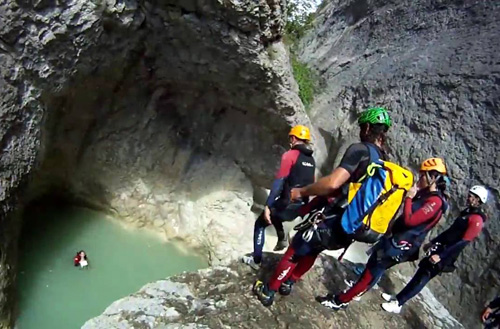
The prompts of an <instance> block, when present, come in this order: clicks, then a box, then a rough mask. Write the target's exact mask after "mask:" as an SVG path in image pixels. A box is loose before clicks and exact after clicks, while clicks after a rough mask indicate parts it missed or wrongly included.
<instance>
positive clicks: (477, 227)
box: [439, 215, 483, 258]
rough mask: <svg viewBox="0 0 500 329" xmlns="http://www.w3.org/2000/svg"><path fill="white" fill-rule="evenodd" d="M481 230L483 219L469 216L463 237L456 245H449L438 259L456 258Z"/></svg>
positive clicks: (477, 216)
mask: <svg viewBox="0 0 500 329" xmlns="http://www.w3.org/2000/svg"><path fill="white" fill-rule="evenodd" d="M482 229H483V219H482V218H481V216H479V215H471V216H469V222H468V226H467V230H466V231H465V233H464V236H463V237H462V239H461V240H459V241H458V242H457V243H455V244H453V245H451V246H450V247H449V248H446V249H445V250H443V251H442V252H441V253H440V254H439V257H440V258H447V257H450V256H452V255H453V256H454V257H456V256H458V255H459V254H460V252H462V250H463V249H464V248H465V246H467V245H468V244H469V243H470V242H471V241H472V240H474V239H475V238H476V237H477V236H478V235H479V233H481V230H482Z"/></svg>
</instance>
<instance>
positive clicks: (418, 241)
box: [317, 158, 448, 310]
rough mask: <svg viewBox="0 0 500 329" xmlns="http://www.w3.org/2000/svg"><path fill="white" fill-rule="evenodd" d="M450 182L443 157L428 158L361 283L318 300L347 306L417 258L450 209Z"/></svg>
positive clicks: (377, 246) (329, 305) (334, 307)
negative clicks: (393, 270) (393, 269)
mask: <svg viewBox="0 0 500 329" xmlns="http://www.w3.org/2000/svg"><path fill="white" fill-rule="evenodd" d="M447 183H448V178H447V170H446V166H445V164H444V162H443V160H442V159H440V158H430V159H427V160H425V161H424V162H423V163H422V165H421V167H420V176H419V180H418V182H417V186H414V187H412V188H411V189H410V191H408V194H407V195H406V198H405V201H404V206H403V214H402V215H401V216H400V217H398V218H397V219H396V221H395V222H394V225H393V227H392V229H391V235H390V236H387V237H383V238H382V239H380V241H379V242H378V243H377V244H376V245H375V246H374V248H373V249H372V254H371V256H370V258H369V260H368V262H367V264H366V268H365V270H364V272H363V273H362V275H361V277H360V278H359V280H358V282H357V283H356V284H355V285H353V286H352V287H351V288H350V289H349V290H347V291H345V292H343V293H341V294H339V295H330V294H328V295H327V296H325V297H318V298H317V300H318V301H319V302H320V303H321V304H322V305H323V306H326V307H328V308H330V309H333V310H338V309H340V308H345V307H347V305H348V304H349V302H350V301H351V300H352V299H354V298H355V297H356V296H359V295H361V294H364V293H366V292H367V291H368V290H370V289H371V288H372V287H373V286H374V285H375V284H376V283H377V282H378V280H379V279H380V278H381V277H382V275H383V274H384V272H385V271H386V270H388V269H389V268H391V267H393V266H394V265H397V264H400V263H403V262H408V261H414V260H417V259H418V253H419V250H420V246H421V245H422V243H423V242H424V240H425V237H426V236H427V234H428V233H429V231H430V230H431V229H432V228H433V227H434V226H435V225H436V224H437V223H438V222H439V220H440V219H441V218H442V216H443V214H444V213H445V212H446V210H447V209H448V203H447V197H446V196H445V194H444V193H445V190H446V185H447ZM417 188H418V192H417Z"/></svg>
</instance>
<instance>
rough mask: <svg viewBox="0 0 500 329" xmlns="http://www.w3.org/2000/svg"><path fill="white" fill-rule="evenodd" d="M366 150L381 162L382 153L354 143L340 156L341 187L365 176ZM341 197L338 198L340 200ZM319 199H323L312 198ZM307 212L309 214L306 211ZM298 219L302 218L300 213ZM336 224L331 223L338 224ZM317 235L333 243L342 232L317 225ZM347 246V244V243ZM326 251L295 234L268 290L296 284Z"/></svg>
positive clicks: (321, 245) (368, 158)
mask: <svg viewBox="0 0 500 329" xmlns="http://www.w3.org/2000/svg"><path fill="white" fill-rule="evenodd" d="M368 147H373V148H375V150H376V151H377V153H378V155H379V156H380V158H381V159H385V157H384V155H383V152H382V151H381V150H380V149H379V148H378V147H377V146H376V145H374V144H368V143H355V144H352V145H351V146H349V148H348V149H347V150H346V152H345V153H344V156H343V157H342V160H341V162H340V165H339V167H341V168H344V169H345V170H347V171H348V172H349V174H351V176H350V178H349V181H348V182H346V184H345V185H344V186H348V184H349V183H350V182H353V181H358V180H359V179H360V178H361V177H362V176H363V175H364V174H365V173H366V170H367V168H368V165H369V164H370V150H369V148H368ZM340 193H341V194H345V196H346V195H347V191H344V189H341V191H340ZM341 197H342V196H340V198H341ZM316 199H319V200H321V199H323V200H325V198H315V200H316ZM311 203H314V204H321V203H322V201H317V202H315V201H312V202H311ZM307 210H308V211H309V210H311V209H310V207H307ZM301 215H304V213H303V212H301ZM339 222H340V221H338V220H337V221H335V223H339ZM318 232H325V234H326V233H328V234H330V235H336V237H335V238H336V239H333V240H342V239H343V238H342V236H343V234H342V228H341V227H340V223H339V226H338V227H332V226H330V224H329V223H321V224H320V225H319V227H318ZM349 242H350V240H349ZM325 249H326V246H324V245H323V244H321V243H320V244H318V243H317V241H308V242H306V241H304V240H303V238H302V235H301V234H296V235H295V237H294V238H293V241H292V244H291V246H290V247H289V248H288V250H287V251H286V252H285V254H284V255H283V258H282V259H281V261H280V262H279V264H278V266H277V268H276V270H275V272H274V274H273V276H272V277H271V280H270V281H269V283H268V287H269V289H270V290H273V291H277V290H278V289H279V287H280V285H281V283H283V282H285V281H286V280H291V281H294V282H295V281H297V280H299V279H300V278H301V277H302V276H303V275H304V274H305V273H306V272H307V271H309V269H310V268H311V267H312V265H313V264H314V261H315V259H316V257H317V256H318V255H319V254H320V253H321V252H322V251H323V250H325Z"/></svg>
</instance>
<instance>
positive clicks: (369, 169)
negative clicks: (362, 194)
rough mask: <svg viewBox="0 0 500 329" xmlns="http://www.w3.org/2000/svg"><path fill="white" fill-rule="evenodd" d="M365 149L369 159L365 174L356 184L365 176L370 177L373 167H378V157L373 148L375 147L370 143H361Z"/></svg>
mask: <svg viewBox="0 0 500 329" xmlns="http://www.w3.org/2000/svg"><path fill="white" fill-rule="evenodd" d="M363 144H364V145H365V146H366V147H367V148H368V152H370V157H369V159H368V167H367V168H366V172H365V174H364V175H363V176H361V178H360V179H359V180H358V181H357V182H358V183H361V182H362V181H363V180H364V179H365V178H366V176H372V175H373V172H374V167H377V166H379V162H380V156H379V154H378V152H377V149H376V148H375V145H373V144H372V143H363Z"/></svg>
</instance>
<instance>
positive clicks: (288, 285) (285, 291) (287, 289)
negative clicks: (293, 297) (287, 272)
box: [278, 280, 295, 296]
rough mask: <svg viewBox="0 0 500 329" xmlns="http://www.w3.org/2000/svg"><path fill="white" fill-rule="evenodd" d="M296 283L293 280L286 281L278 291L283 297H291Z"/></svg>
mask: <svg viewBox="0 0 500 329" xmlns="http://www.w3.org/2000/svg"><path fill="white" fill-rule="evenodd" d="M294 283H295V282H293V281H292V280H286V281H285V282H283V283H282V284H281V286H280V289H279V290H278V291H279V293H280V295H283V296H288V295H290V293H291V292H292V288H293V284H294Z"/></svg>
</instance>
